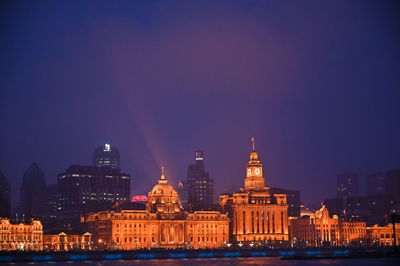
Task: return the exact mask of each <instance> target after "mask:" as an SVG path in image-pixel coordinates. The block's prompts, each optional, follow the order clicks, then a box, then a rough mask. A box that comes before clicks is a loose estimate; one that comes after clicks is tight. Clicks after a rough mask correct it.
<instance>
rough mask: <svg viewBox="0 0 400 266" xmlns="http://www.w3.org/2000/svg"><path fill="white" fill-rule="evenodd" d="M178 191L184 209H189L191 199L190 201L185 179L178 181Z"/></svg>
mask: <svg viewBox="0 0 400 266" xmlns="http://www.w3.org/2000/svg"><path fill="white" fill-rule="evenodd" d="M176 192H178V195H179V200H180V202H181V204H182V207H183V209H184V210H188V209H189V201H188V190H187V185H186V184H185V182H183V181H179V182H178V187H177V188H176Z"/></svg>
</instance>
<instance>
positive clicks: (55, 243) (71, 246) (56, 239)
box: [43, 232, 92, 251]
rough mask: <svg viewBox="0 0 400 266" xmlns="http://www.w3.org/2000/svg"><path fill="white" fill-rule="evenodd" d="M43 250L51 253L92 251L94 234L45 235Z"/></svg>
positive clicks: (62, 233)
mask: <svg viewBox="0 0 400 266" xmlns="http://www.w3.org/2000/svg"><path fill="white" fill-rule="evenodd" d="M43 249H44V250H49V251H68V250H91V249H92V234H90V233H84V234H82V235H67V234H66V233H64V232H61V233H59V234H57V235H43Z"/></svg>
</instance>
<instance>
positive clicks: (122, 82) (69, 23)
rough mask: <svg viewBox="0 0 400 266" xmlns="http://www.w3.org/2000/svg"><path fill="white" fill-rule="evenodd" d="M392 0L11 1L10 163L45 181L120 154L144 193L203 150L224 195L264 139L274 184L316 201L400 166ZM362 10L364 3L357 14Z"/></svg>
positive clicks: (6, 61)
mask: <svg viewBox="0 0 400 266" xmlns="http://www.w3.org/2000/svg"><path fill="white" fill-rule="evenodd" d="M389 3H392V2H390V1H389V2H382V3H376V2H374V1H363V2H362V3H361V2H351V3H349V2H336V3H330V4H327V3H321V2H319V1H315V2H312V5H310V6H312V8H305V7H304V6H303V4H302V3H290V4H289V3H271V2H251V1H250V2H247V1H237V2H235V3H229V4H228V2H224V1H221V2H219V3H214V2H207V1H205V2H202V3H183V2H179V1H177V2H175V1H172V2H171V3H169V4H166V3H162V2H157V1H156V2H153V3H132V2H123V1H121V2H120V3H119V4H118V5H114V4H111V3H102V4H99V5H98V7H97V8H91V7H92V4H90V3H79V4H78V3H77V4H71V5H69V6H64V5H63V4H61V3H57V2H46V1H43V2H40V3H34V2H32V3H24V5H26V6H27V8H26V9H21V8H20V5H21V2H18V1H12V2H7V3H2V4H1V5H2V6H1V8H0V12H1V13H0V14H1V19H2V21H3V22H4V23H1V24H0V33H1V34H2V36H6V37H7V38H8V40H9V41H5V42H0V57H1V58H2V62H3V64H1V65H0V73H1V80H2V81H1V89H0V121H1V124H2V128H3V130H1V131H0V146H1V147H2V148H1V151H0V171H1V172H2V173H3V174H4V175H5V176H6V177H7V179H8V181H9V183H10V185H11V189H12V202H13V205H14V206H15V204H16V202H17V201H18V200H17V199H18V198H19V192H18V191H19V188H20V185H21V181H22V178H23V175H24V172H25V171H26V169H27V168H28V167H29V166H30V165H31V164H32V163H34V162H35V163H37V164H38V165H39V167H40V168H41V170H42V171H43V172H44V173H45V177H46V181H47V183H48V184H51V183H55V182H56V180H57V174H59V173H61V172H63V171H64V170H65V169H67V168H68V167H69V166H71V165H74V164H77V165H91V164H92V157H91V153H92V151H93V149H95V148H96V147H98V146H99V145H102V144H104V143H110V144H111V145H112V146H115V147H117V148H118V149H119V151H120V154H121V165H120V167H121V169H122V170H123V171H124V172H126V173H128V174H130V175H131V176H132V182H131V191H132V192H133V194H145V193H146V192H147V191H148V190H149V189H150V188H151V187H152V184H154V182H156V180H157V178H158V172H159V166H160V165H164V166H165V167H166V168H167V169H168V173H169V176H170V179H171V182H172V183H173V184H177V182H178V181H179V180H186V179H187V176H186V171H187V165H188V164H190V163H191V162H192V159H193V158H192V154H193V152H194V151H195V150H198V149H200V150H204V151H205V153H206V154H207V156H206V158H207V159H206V164H207V171H208V172H209V173H210V176H211V177H212V179H213V180H214V182H215V183H214V186H215V190H216V193H217V194H220V193H223V192H225V191H226V190H228V189H229V186H230V185H232V184H233V185H235V186H237V187H241V186H242V179H243V177H244V176H245V172H244V170H243V167H244V166H245V164H246V161H247V155H248V151H249V150H250V149H251V147H250V145H249V139H250V138H251V137H252V136H253V135H254V136H255V138H256V139H257V150H258V151H259V152H260V156H261V158H263V164H264V172H265V176H266V180H267V181H266V182H267V185H268V186H272V187H280V188H285V189H294V190H300V191H301V192H302V194H301V199H302V201H304V202H305V203H307V204H310V203H313V204H319V202H320V201H322V200H324V199H326V198H333V197H335V196H336V190H335V184H336V176H337V175H338V174H340V173H343V172H345V171H352V172H355V173H358V175H359V177H360V179H361V186H360V190H361V194H365V188H364V185H363V182H364V178H365V176H366V175H369V174H372V173H373V172H375V171H384V172H386V171H388V170H391V169H395V168H399V158H400V139H399V138H398V136H399V135H400V124H399V123H398V121H399V114H400V105H399V104H398V99H399V96H400V95H399V87H400V82H399V79H398V77H399V76H400V72H399V71H400V67H399V62H400V53H399V50H398V48H397V47H398V46H399V43H400V42H399V38H400V37H399V36H400V33H399V28H398V27H394V25H396V22H397V11H398V9H396V8H393V6H392V5H391V4H389ZM354 10H357V12H354Z"/></svg>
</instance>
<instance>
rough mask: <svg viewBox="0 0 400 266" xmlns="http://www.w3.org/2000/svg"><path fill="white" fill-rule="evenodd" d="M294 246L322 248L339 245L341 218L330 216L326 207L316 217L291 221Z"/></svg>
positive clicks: (318, 211) (291, 237)
mask: <svg viewBox="0 0 400 266" xmlns="http://www.w3.org/2000/svg"><path fill="white" fill-rule="evenodd" d="M290 239H291V242H292V243H291V244H292V245H293V246H296V247H297V246H307V247H322V246H338V245H339V218H338V217H337V215H333V217H330V216H329V211H328V209H327V208H326V207H325V206H322V208H321V209H320V210H317V211H316V212H315V214H314V215H311V216H303V217H301V218H296V219H290Z"/></svg>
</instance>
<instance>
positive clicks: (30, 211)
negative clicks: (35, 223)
mask: <svg viewBox="0 0 400 266" xmlns="http://www.w3.org/2000/svg"><path fill="white" fill-rule="evenodd" d="M45 189H46V179H45V176H44V173H43V171H42V170H41V169H40V168H39V166H38V165H37V164H36V163H33V164H32V165H31V166H30V167H29V168H28V169H27V170H26V171H25V173H24V177H23V179H22V185H21V192H20V193H21V194H20V206H19V212H20V215H21V217H25V218H30V217H40V216H41V215H43V212H44V209H45V206H44V204H43V202H44V196H45V193H44V192H45Z"/></svg>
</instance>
